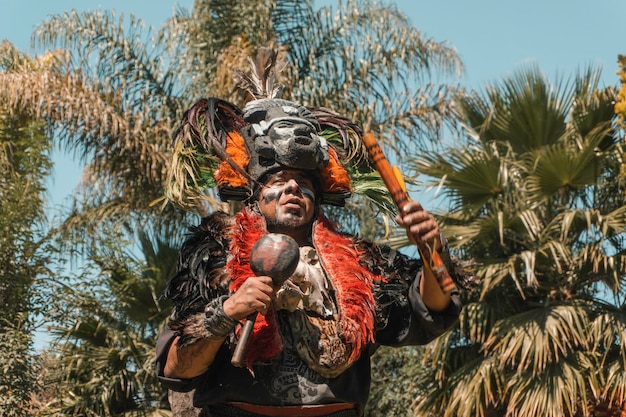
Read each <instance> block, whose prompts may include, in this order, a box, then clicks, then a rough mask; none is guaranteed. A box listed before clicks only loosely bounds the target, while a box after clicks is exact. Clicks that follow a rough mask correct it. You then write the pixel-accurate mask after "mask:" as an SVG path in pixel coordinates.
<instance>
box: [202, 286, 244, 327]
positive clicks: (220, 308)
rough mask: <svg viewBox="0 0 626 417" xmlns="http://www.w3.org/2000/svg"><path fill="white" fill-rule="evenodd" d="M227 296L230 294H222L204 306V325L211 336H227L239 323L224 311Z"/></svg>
mask: <svg viewBox="0 0 626 417" xmlns="http://www.w3.org/2000/svg"><path fill="white" fill-rule="evenodd" d="M227 298H228V295H222V296H221V297H218V298H216V299H214V300H213V301H211V302H210V303H209V304H207V305H206V307H205V308H204V327H205V328H206V330H207V332H208V333H209V337H225V336H226V335H228V333H230V332H231V331H232V330H233V329H234V328H235V326H236V325H237V323H238V322H237V320H234V319H232V318H231V317H229V316H228V314H226V312H224V301H225V300H226V299H227Z"/></svg>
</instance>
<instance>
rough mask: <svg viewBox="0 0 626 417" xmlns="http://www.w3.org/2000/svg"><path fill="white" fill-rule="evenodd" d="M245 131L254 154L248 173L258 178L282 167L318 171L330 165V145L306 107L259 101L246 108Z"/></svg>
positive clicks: (251, 153) (284, 101) (248, 144)
mask: <svg viewBox="0 0 626 417" xmlns="http://www.w3.org/2000/svg"><path fill="white" fill-rule="evenodd" d="M244 119H245V120H246V121H247V122H249V123H250V125H249V126H248V128H247V129H245V131H244V132H243V134H244V136H246V145H247V146H248V151H249V153H250V155H251V159H250V164H249V166H248V172H249V173H250V175H252V177H253V178H255V179H259V178H260V177H262V176H263V175H264V174H267V173H268V172H270V171H273V170H276V169H279V168H281V167H287V168H294V169H302V170H310V171H318V170H320V169H321V168H324V167H325V166H326V165H327V164H328V160H329V155H328V145H327V143H326V140H325V139H324V138H322V137H321V136H319V135H318V134H317V132H318V131H319V125H318V123H317V120H316V119H315V117H313V115H312V114H311V113H310V112H309V110H308V109H306V108H305V107H303V106H300V105H299V104H296V103H293V102H289V101H286V100H276V99H273V100H256V101H252V102H250V103H248V105H246V108H245V109H244Z"/></svg>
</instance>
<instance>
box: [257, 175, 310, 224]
mask: <svg viewBox="0 0 626 417" xmlns="http://www.w3.org/2000/svg"><path fill="white" fill-rule="evenodd" d="M311 185H312V183H311V180H310V179H309V177H307V176H305V175H303V173H302V172H301V171H297V170H283V171H280V172H278V173H277V174H276V175H274V176H273V177H272V178H270V179H269V180H268V182H267V183H266V185H265V186H264V187H263V188H262V189H261V194H260V198H259V208H260V210H261V213H262V214H263V215H264V216H265V218H266V220H267V224H268V230H269V229H270V228H271V229H273V230H270V231H278V230H280V231H281V232H282V233H285V232H288V231H289V230H301V229H302V228H303V227H304V228H306V227H308V226H310V224H311V222H312V220H313V216H314V213H315V193H314V192H313V190H312V187H311Z"/></svg>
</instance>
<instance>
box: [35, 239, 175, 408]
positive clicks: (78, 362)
mask: <svg viewBox="0 0 626 417" xmlns="http://www.w3.org/2000/svg"><path fill="white" fill-rule="evenodd" d="M119 232H120V230H118V233H119ZM119 239H121V237H120V236H119V235H118V237H116V236H115V235H113V236H111V240H110V247H103V246H102V244H101V245H100V246H99V248H98V249H95V250H94V252H93V253H92V254H91V255H90V257H89V262H88V263H87V264H86V265H85V267H84V269H85V274H86V278H85V277H76V278H75V280H76V283H75V284H73V285H71V286H68V285H67V284H66V283H65V281H64V280H58V281H57V282H58V284H59V285H58V286H57V287H56V289H55V292H54V293H55V297H54V298H53V303H54V305H55V311H57V314H58V316H57V317H56V321H57V322H58V323H59V324H58V325H57V326H56V327H55V328H54V330H53V332H54V333H55V334H56V335H57V338H56V346H55V349H52V350H51V351H52V352H54V354H55V356H54V357H53V358H51V359H52V360H50V362H51V363H52V364H53V365H54V367H53V369H54V372H52V373H51V376H50V378H51V379H52V381H49V383H55V384H56V387H55V393H56V394H55V395H54V396H53V400H52V401H50V402H48V403H47V404H46V406H45V407H43V409H42V410H40V411H41V412H43V413H44V414H45V413H53V414H54V413H56V414H59V415H73V416H103V415H106V416H110V415H129V416H130V415H150V413H152V412H154V411H156V410H161V409H165V408H166V407H167V402H166V397H165V395H164V393H163V390H162V389H161V387H160V385H159V383H158V381H157V378H156V375H155V373H154V370H153V363H154V360H155V357H154V346H155V343H156V336H157V333H158V331H159V329H160V326H161V325H162V323H163V322H164V320H165V319H166V318H167V316H168V314H169V306H168V305H165V304H164V302H163V301H162V300H161V299H160V294H161V292H162V291H163V289H164V288H165V284H166V282H167V280H168V279H169V277H170V276H171V275H172V274H173V272H174V269H175V267H176V259H177V257H178V250H177V246H178V245H175V244H174V242H172V241H171V240H169V241H168V240H166V239H163V238H160V237H158V236H148V235H147V234H145V233H140V234H139V236H138V240H139V244H140V250H141V253H142V254H143V258H144V259H136V258H135V257H134V256H133V255H132V254H129V253H125V252H124V249H123V247H124V246H122V248H120V247H119V245H120V243H123V242H122V241H120V240H119ZM94 270H96V271H99V273H94V272H93V271H94Z"/></svg>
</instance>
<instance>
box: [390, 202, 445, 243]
mask: <svg viewBox="0 0 626 417" xmlns="http://www.w3.org/2000/svg"><path fill="white" fill-rule="evenodd" d="M396 222H397V223H398V224H399V225H400V226H402V227H404V228H405V229H406V234H407V236H408V238H409V240H410V241H411V242H412V243H414V244H418V245H422V244H426V245H428V246H429V247H430V248H437V249H438V248H439V247H440V246H441V242H440V240H439V239H440V237H439V225H438V224H437V221H436V220H435V217H434V216H433V215H432V214H430V213H429V212H427V211H426V210H424V208H423V207H422V205H421V204H420V203H418V202H417V201H409V202H408V203H407V204H405V205H404V206H403V207H402V210H401V212H400V214H399V215H398V216H396Z"/></svg>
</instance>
